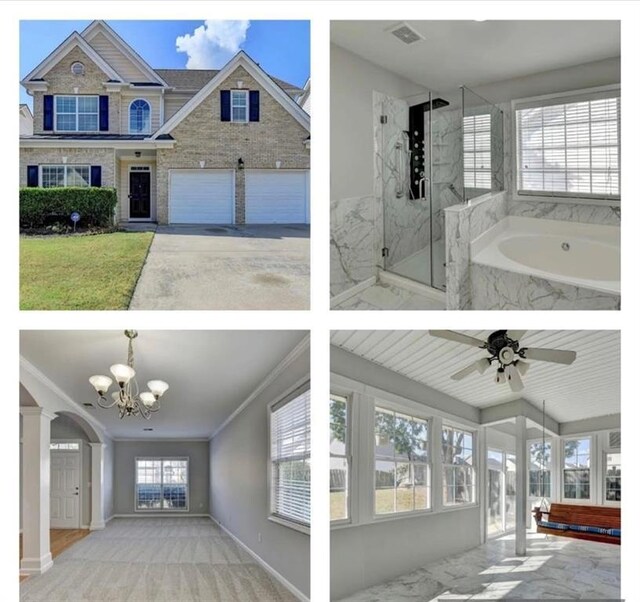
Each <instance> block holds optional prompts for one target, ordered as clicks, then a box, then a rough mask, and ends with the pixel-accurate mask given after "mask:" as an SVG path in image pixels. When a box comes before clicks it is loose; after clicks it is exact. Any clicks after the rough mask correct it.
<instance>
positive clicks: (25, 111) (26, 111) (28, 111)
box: [20, 103, 33, 119]
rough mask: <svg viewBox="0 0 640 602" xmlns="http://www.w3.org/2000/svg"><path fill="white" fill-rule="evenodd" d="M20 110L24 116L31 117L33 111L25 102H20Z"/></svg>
mask: <svg viewBox="0 0 640 602" xmlns="http://www.w3.org/2000/svg"><path fill="white" fill-rule="evenodd" d="M20 112H21V113H23V114H24V116H25V117H31V119H33V113H32V112H31V109H30V108H29V105H27V104H22V103H21V104H20Z"/></svg>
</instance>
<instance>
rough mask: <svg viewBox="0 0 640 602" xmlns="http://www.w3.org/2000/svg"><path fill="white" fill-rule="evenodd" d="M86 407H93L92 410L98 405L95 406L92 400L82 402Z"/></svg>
mask: <svg viewBox="0 0 640 602" xmlns="http://www.w3.org/2000/svg"><path fill="white" fill-rule="evenodd" d="M82 405H83V406H84V407H85V408H91V409H92V410H95V409H96V406H94V405H93V404H92V403H91V402H90V401H86V402H84V403H83V404H82Z"/></svg>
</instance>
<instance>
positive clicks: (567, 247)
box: [470, 216, 620, 296]
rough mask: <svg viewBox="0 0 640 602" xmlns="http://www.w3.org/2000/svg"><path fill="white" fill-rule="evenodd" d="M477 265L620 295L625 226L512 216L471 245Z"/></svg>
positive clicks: (471, 251) (474, 261)
mask: <svg viewBox="0 0 640 602" xmlns="http://www.w3.org/2000/svg"><path fill="white" fill-rule="evenodd" d="M470 254H471V257H470V259H471V263H472V264H477V265H481V266H487V267H489V268H494V269H496V270H503V271H505V272H514V273H516V274H524V275H526V276H530V277H534V278H538V279H542V280H545V281H549V282H551V283H559V284H564V285H569V286H573V287H577V288H579V289H584V290H589V291H597V292H598V293H604V294H606V295H612V296H619V295H620V228H619V227H617V226H604V225H599V224H582V223H578V222H565V221H559V220H547V219H537V218H532V217H519V216H508V217H506V218H504V219H502V220H501V221H499V222H498V223H497V224H496V225H495V226H493V227H492V228H490V229H489V230H487V231H486V232H484V233H483V234H482V235H480V236H479V237H478V238H476V239H475V240H473V241H472V242H471V249H470Z"/></svg>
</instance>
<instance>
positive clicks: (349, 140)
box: [330, 44, 424, 200]
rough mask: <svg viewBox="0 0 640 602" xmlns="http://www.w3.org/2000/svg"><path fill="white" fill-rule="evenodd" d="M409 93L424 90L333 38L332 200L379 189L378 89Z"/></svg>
mask: <svg viewBox="0 0 640 602" xmlns="http://www.w3.org/2000/svg"><path fill="white" fill-rule="evenodd" d="M374 90H376V91H378V92H383V93H386V94H390V95H392V96H396V97H398V98H404V97H406V96H410V95H412V94H417V93H419V92H424V87H421V86H418V85H417V84H414V83H413V82H410V81H409V80H408V79H405V78H403V77H401V76H399V75H396V74H395V73H392V72H391V71H387V70H386V69H383V68H382V67H378V66H377V65H374V64H373V63H370V62H369V61H366V60H364V59H363V58H360V57H359V56H357V55H355V54H353V53H352V52H349V51H348V50H345V49H344V48H342V47H340V46H336V45H335V44H331V90H330V92H331V125H330V127H331V200H337V199H346V198H352V197H359V196H365V195H370V194H373V91H374Z"/></svg>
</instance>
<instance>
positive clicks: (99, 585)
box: [20, 517, 295, 602]
mask: <svg viewBox="0 0 640 602" xmlns="http://www.w3.org/2000/svg"><path fill="white" fill-rule="evenodd" d="M20 599H21V600H22V601H23V602H26V601H39V602H45V601H46V602H63V601H64V602H70V601H74V600H96V601H98V600H99V601H101V602H125V601H126V602H147V601H148V602H169V601H171V602H190V601H193V602H196V601H197V602H200V601H207V602H218V601H220V602H263V601H264V602H267V601H273V602H276V601H277V602H280V601H283V602H290V601H294V600H295V597H294V596H293V595H292V594H291V593H289V592H288V591H287V590H286V589H285V588H284V587H283V586H282V585H281V584H280V583H279V582H278V581H276V580H275V579H274V578H273V577H271V575H269V574H268V573H267V572H266V571H265V570H264V569H263V568H262V567H260V566H259V565H258V564H256V562H255V560H253V558H251V556H249V555H248V554H247V553H246V552H245V551H244V550H243V549H242V548H241V547H240V546H238V544H236V543H235V542H234V541H233V540H232V539H231V538H230V537H229V536H227V535H226V534H225V533H224V532H223V531H221V530H220V529H219V528H218V527H217V526H216V525H215V524H214V523H213V522H212V521H211V520H209V519H208V518H197V517H194V518H190V517H184V518H182V517H179V518H116V519H113V520H112V521H111V522H109V524H108V525H107V528H106V529H104V531H94V532H93V533H91V534H90V535H89V536H88V537H85V538H84V539H83V540H81V541H79V542H78V543H77V544H75V545H74V546H72V547H71V548H69V549H68V550H66V551H65V552H63V553H62V554H60V556H58V557H57V558H56V559H55V561H54V564H53V567H52V568H51V569H49V570H48V571H47V572H46V573H45V574H44V575H38V576H36V577H29V579H27V580H26V581H24V582H23V583H21V584H20Z"/></svg>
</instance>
